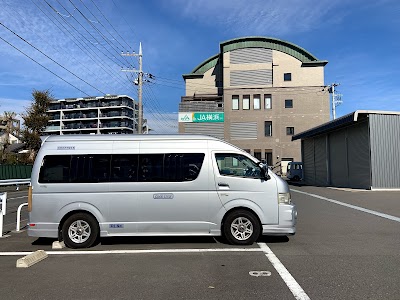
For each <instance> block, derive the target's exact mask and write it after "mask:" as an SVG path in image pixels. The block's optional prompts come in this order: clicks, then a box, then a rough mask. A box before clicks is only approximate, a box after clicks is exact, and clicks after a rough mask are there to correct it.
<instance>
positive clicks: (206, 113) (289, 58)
mask: <svg viewBox="0 0 400 300" xmlns="http://www.w3.org/2000/svg"><path fill="white" fill-rule="evenodd" d="M326 64H327V61H325V60H318V59H317V58H316V57H315V56H314V55H312V54H311V53H310V52H308V51H306V50H305V49H303V48H301V47H300V46H297V45H295V44H292V43H290V42H287V41H282V40H278V39H275V38H270V37H243V38H238V39H233V40H229V41H225V42H222V43H220V51H219V53H218V54H216V55H214V56H212V57H210V58H208V59H206V60H205V61H203V62H202V63H200V64H199V65H198V66H197V67H195V68H194V69H193V70H192V72H191V73H189V74H184V75H183V78H184V80H185V86H186V94H185V96H182V97H181V102H180V104H179V132H180V133H201V134H207V135H211V136H216V137H218V138H221V139H224V140H226V141H228V142H230V143H232V144H234V145H236V146H238V147H240V148H242V149H245V150H246V151H248V152H249V153H251V154H253V155H254V156H255V157H257V158H258V159H266V160H267V162H268V164H269V165H274V164H275V163H279V162H285V161H286V162H288V161H300V160H301V144H300V142H299V141H292V140H291V139H292V136H293V135H294V134H296V133H299V132H302V131H305V130H307V129H309V128H312V127H315V126H317V125H319V124H322V123H324V122H327V121H328V120H329V92H328V90H327V88H326V87H325V84H324V67H325V65H326Z"/></svg>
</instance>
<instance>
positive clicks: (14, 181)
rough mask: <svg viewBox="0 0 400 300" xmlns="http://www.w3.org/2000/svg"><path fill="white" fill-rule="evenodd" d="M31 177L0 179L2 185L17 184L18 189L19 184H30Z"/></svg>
mask: <svg viewBox="0 0 400 300" xmlns="http://www.w3.org/2000/svg"><path fill="white" fill-rule="evenodd" d="M30 183H31V179H30V178H26V179H5V180H0V186H2V185H3V186H4V185H16V186H17V189H18V186H19V185H22V184H30Z"/></svg>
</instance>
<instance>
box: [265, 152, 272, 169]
mask: <svg viewBox="0 0 400 300" xmlns="http://www.w3.org/2000/svg"><path fill="white" fill-rule="evenodd" d="M265 161H266V162H267V165H268V166H272V150H265Z"/></svg>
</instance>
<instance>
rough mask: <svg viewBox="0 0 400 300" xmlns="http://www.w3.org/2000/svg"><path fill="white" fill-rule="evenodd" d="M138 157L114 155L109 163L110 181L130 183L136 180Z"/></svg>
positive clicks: (135, 155)
mask: <svg viewBox="0 0 400 300" xmlns="http://www.w3.org/2000/svg"><path fill="white" fill-rule="evenodd" d="M138 167H139V164H138V155H137V154H115V155H113V156H112V162H111V181H114V182H132V181H137V180H138Z"/></svg>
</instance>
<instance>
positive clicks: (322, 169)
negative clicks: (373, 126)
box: [302, 120, 371, 189]
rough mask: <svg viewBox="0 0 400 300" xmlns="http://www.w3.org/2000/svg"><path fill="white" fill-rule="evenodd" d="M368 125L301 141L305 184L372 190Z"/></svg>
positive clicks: (356, 126)
mask: <svg viewBox="0 0 400 300" xmlns="http://www.w3.org/2000/svg"><path fill="white" fill-rule="evenodd" d="M369 153H370V151H369V134H368V121H367V120H365V121H362V122H360V123H357V124H355V125H353V126H350V127H347V128H344V129H341V130H338V131H334V132H331V133H329V134H324V135H321V136H319V137H315V138H310V139H306V140H302V157H303V164H304V181H305V183H307V184H311V185H320V186H326V185H328V186H329V185H331V186H337V187H351V188H364V189H369V188H370V187H371V176H370V174H371V168H370V155H369Z"/></svg>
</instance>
